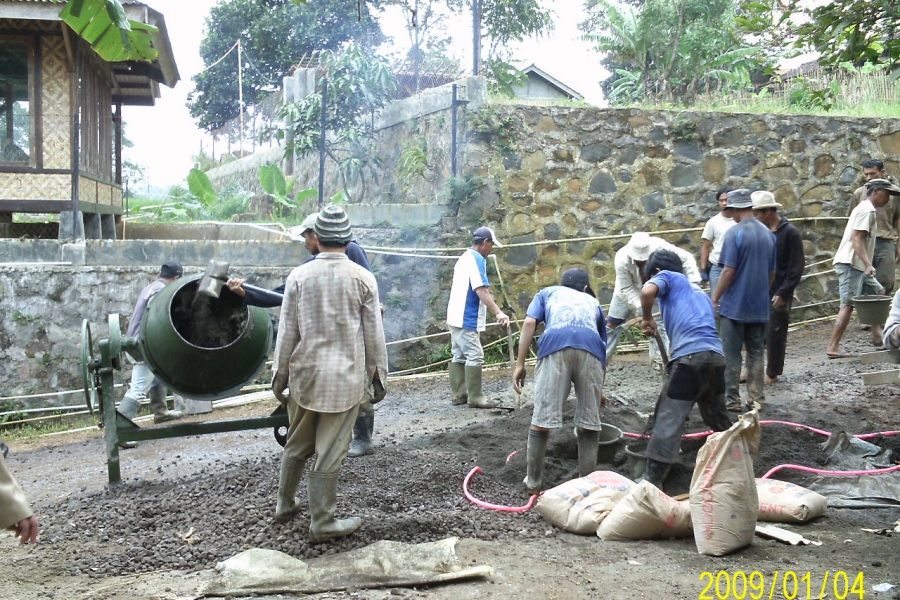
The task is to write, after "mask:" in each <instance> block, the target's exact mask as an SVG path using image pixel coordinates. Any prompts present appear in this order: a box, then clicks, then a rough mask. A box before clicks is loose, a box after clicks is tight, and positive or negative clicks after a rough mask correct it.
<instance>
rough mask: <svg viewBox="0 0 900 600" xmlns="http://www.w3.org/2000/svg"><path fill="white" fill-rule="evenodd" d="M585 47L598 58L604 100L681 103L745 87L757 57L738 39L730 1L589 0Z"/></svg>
mask: <svg viewBox="0 0 900 600" xmlns="http://www.w3.org/2000/svg"><path fill="white" fill-rule="evenodd" d="M585 8H586V10H587V12H588V19H587V20H585V21H584V22H582V23H581V24H579V28H580V29H581V30H582V31H584V32H585V36H584V37H585V39H587V40H589V41H591V42H593V43H594V45H595V48H596V50H597V51H598V52H602V53H604V58H603V59H602V61H601V62H602V64H603V65H604V66H606V67H607V68H608V69H609V70H610V71H611V72H612V73H613V75H612V76H611V77H609V78H608V79H607V80H606V81H604V91H605V92H606V94H607V97H608V98H610V100H612V101H614V102H616V101H618V102H632V101H640V100H645V99H646V100H651V101H663V102H678V103H688V102H690V101H691V100H692V99H693V98H694V97H695V96H696V95H697V94H698V93H700V92H702V91H705V90H708V89H710V88H712V87H714V86H716V85H720V84H721V83H722V82H725V83H727V84H729V85H734V86H738V87H740V86H746V85H748V84H749V83H750V74H751V72H752V71H753V70H754V69H755V68H758V67H759V66H760V63H759V62H758V60H756V59H755V58H754V57H755V56H756V55H757V54H758V50H757V49H756V48H753V47H748V46H746V45H745V44H743V43H742V42H741V41H740V40H739V39H738V31H737V29H736V25H735V20H734V17H735V5H734V0H646V1H645V2H644V3H643V4H642V5H640V7H637V6H635V5H631V4H625V5H621V6H620V5H616V4H613V3H612V2H610V1H608V0H588V2H587V3H586V4H585Z"/></svg>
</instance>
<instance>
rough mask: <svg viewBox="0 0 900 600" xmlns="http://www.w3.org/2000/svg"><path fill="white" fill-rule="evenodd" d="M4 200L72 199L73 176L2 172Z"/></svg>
mask: <svg viewBox="0 0 900 600" xmlns="http://www.w3.org/2000/svg"><path fill="white" fill-rule="evenodd" d="M0 198H3V199H4V200H71V198H72V177H71V176H69V175H44V174H39V173H0Z"/></svg>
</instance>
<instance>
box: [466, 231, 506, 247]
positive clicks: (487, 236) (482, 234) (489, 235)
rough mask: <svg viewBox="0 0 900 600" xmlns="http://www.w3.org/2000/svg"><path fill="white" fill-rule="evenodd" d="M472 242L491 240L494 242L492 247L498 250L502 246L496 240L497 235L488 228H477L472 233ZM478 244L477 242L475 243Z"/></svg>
mask: <svg viewBox="0 0 900 600" xmlns="http://www.w3.org/2000/svg"><path fill="white" fill-rule="evenodd" d="M472 239H473V240H479V239H480V240H491V241H492V242H494V245H495V246H497V247H498V248H502V247H503V244H501V243H500V240H498V239H497V234H495V233H494V230H493V229H491V228H490V227H479V228H478V229H476V230H475V231H474V232H472ZM475 243H476V244H477V243H478V242H477V241H476V242H475Z"/></svg>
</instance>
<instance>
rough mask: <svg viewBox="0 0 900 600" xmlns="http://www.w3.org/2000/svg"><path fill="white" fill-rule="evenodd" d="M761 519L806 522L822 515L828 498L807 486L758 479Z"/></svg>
mask: <svg viewBox="0 0 900 600" xmlns="http://www.w3.org/2000/svg"><path fill="white" fill-rule="evenodd" d="M756 493H757V495H758V496H759V517H758V518H759V520H760V521H770V522H772V523H805V522H806V521H809V520H810V519H815V518H816V517H821V516H822V515H824V514H825V510H826V509H827V508H828V499H827V498H826V497H825V496H823V495H822V494H819V493H817V492H814V491H812V490H810V489H807V488H805V487H802V486H799V485H794V484H793V483H788V482H786V481H778V480H776V479H757V480H756Z"/></svg>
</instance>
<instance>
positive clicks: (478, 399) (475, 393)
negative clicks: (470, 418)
mask: <svg viewBox="0 0 900 600" xmlns="http://www.w3.org/2000/svg"><path fill="white" fill-rule="evenodd" d="M466 392H467V393H468V395H469V398H468V400H467V401H466V403H467V404H468V405H469V407H470V408H497V407H498V406H500V402H498V401H497V400H488V399H487V398H486V397H485V395H484V392H483V391H482V389H481V365H476V366H474V367H469V366H467V367H466Z"/></svg>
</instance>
